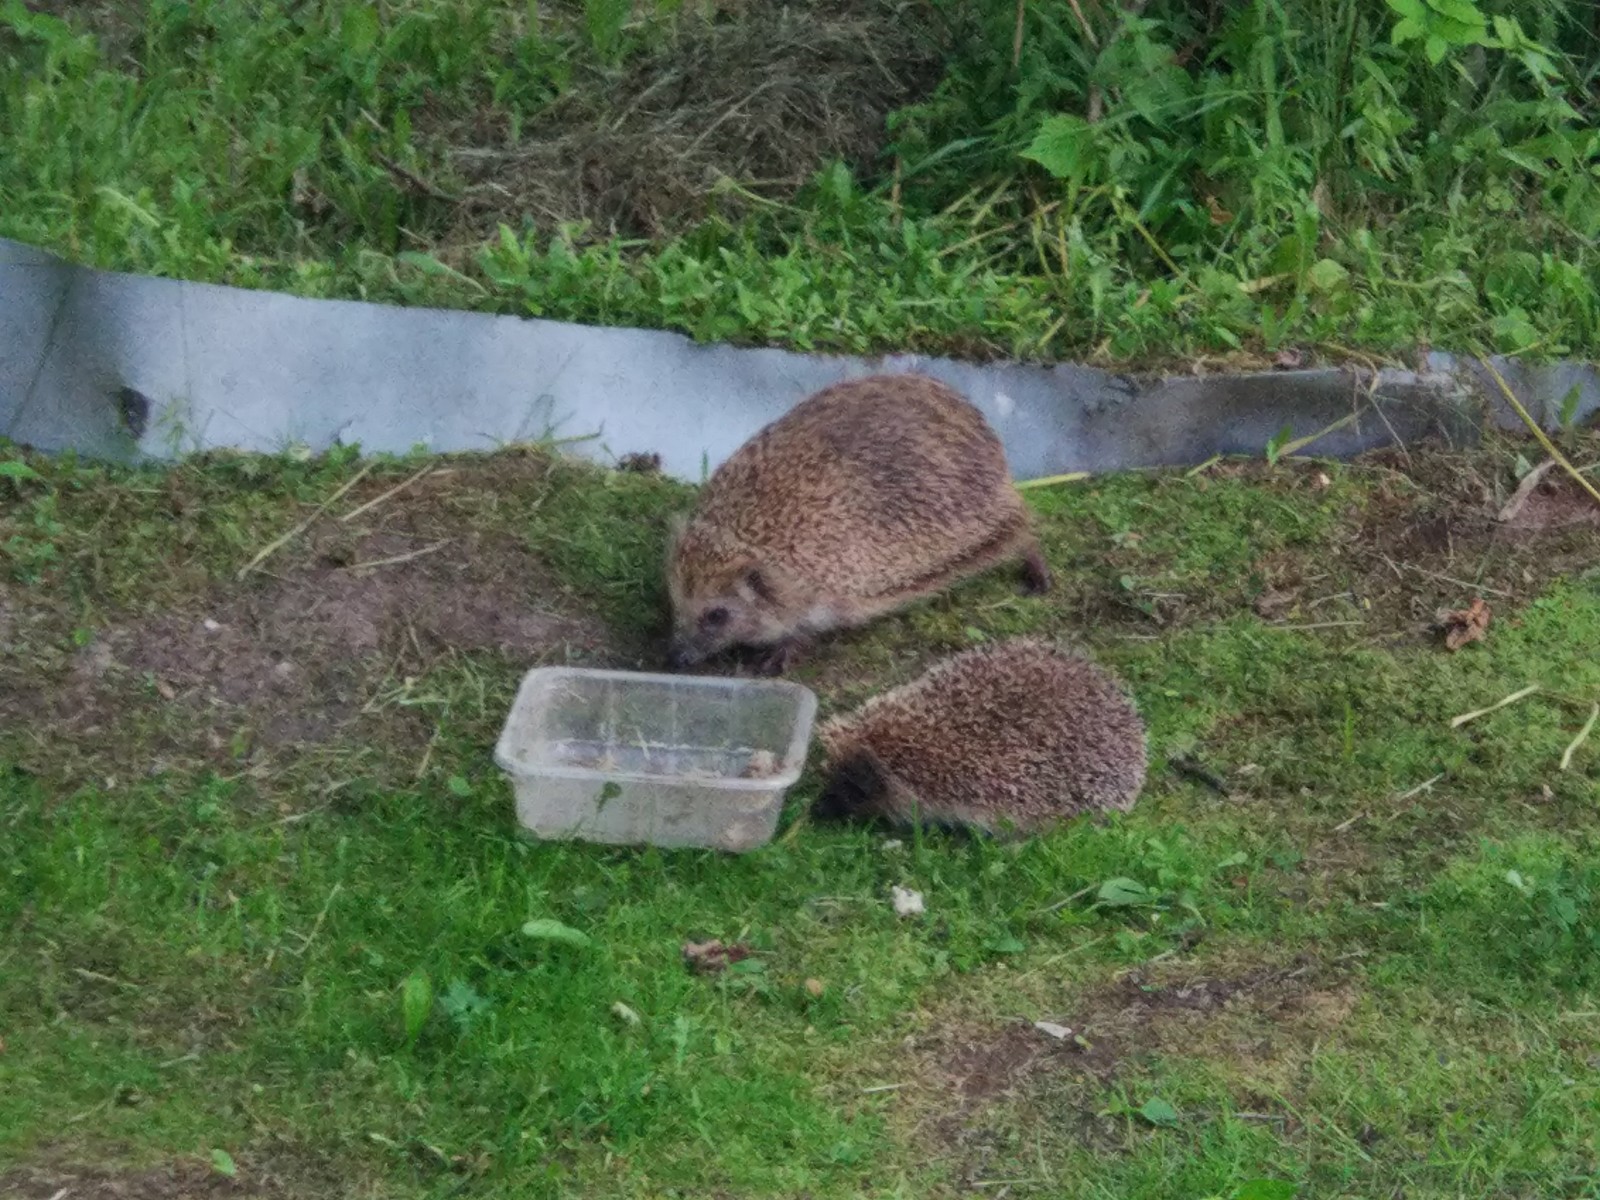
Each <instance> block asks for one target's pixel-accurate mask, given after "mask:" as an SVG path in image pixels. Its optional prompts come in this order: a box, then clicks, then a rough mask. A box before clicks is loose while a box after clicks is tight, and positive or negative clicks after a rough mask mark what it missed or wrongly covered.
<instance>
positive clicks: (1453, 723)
mask: <svg viewBox="0 0 1600 1200" xmlns="http://www.w3.org/2000/svg"><path fill="white" fill-rule="evenodd" d="M1538 690H1539V685H1538V684H1537V683H1530V684H1529V685H1528V686H1527V687H1525V688H1523V689H1522V690H1521V691H1520V692H1512V693H1511V695H1509V696H1507V697H1506V698H1505V699H1504V700H1496V701H1495V702H1494V703H1493V704H1491V705H1489V707H1488V708H1480V709H1477V710H1476V711H1475V712H1469V713H1462V714H1461V715H1460V716H1459V717H1451V718H1450V728H1451V729H1459V728H1461V726H1463V725H1465V724H1466V723H1467V722H1468V721H1476V720H1477V719H1478V718H1479V717H1486V716H1488V715H1489V714H1490V713H1492V712H1495V711H1496V710H1498V709H1502V708H1504V707H1505V706H1506V705H1508V704H1515V703H1516V702H1517V701H1518V700H1523V699H1526V698H1527V697H1529V696H1531V695H1533V694H1534V693H1535V692H1537V691H1538Z"/></svg>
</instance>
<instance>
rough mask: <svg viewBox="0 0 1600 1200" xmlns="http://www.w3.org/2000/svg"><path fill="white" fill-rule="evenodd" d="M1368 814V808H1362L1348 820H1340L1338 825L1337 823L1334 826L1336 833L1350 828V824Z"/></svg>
mask: <svg viewBox="0 0 1600 1200" xmlns="http://www.w3.org/2000/svg"><path fill="white" fill-rule="evenodd" d="M1366 815H1367V813H1366V810H1365V809H1362V810H1361V811H1360V812H1358V813H1357V814H1356V815H1355V816H1353V817H1351V818H1350V819H1349V820H1348V821H1340V822H1339V823H1338V824H1337V825H1335V826H1334V827H1333V831H1334V832H1335V833H1343V832H1344V831H1345V830H1346V829H1349V828H1350V826H1352V825H1354V824H1355V823H1356V822H1357V821H1359V820H1361V818H1362V817H1364V816H1366Z"/></svg>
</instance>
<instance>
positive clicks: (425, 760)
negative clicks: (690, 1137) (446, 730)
mask: <svg viewBox="0 0 1600 1200" xmlns="http://www.w3.org/2000/svg"><path fill="white" fill-rule="evenodd" d="M438 742H439V726H438V725H435V726H434V727H433V736H432V737H430V738H429V739H428V745H427V746H426V747H425V748H424V749H423V751H422V761H421V762H420V763H418V764H417V774H416V778H417V779H421V778H422V777H423V776H424V775H426V774H427V773H428V764H429V763H430V762H432V761H433V748H434V746H436V745H437V744H438Z"/></svg>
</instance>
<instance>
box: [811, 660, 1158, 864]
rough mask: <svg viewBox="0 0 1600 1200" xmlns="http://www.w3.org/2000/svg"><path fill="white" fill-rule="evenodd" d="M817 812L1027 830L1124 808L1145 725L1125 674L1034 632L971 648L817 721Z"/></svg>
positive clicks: (1138, 775)
mask: <svg viewBox="0 0 1600 1200" xmlns="http://www.w3.org/2000/svg"><path fill="white" fill-rule="evenodd" d="M817 732H818V738H819V740H820V741H821V742H822V745H823V749H824V752H825V762H826V766H825V778H826V780H827V782H826V784H825V785H824V789H823V791H822V794H821V795H820V796H819V797H818V798H817V800H816V802H815V803H814V804H813V806H812V810H811V813H812V816H813V817H814V818H815V819H817V820H819V821H828V820H835V821H837V820H847V819H852V818H855V819H862V820H880V821H886V822H889V823H893V824H901V825H908V824H914V823H917V822H919V821H920V822H921V823H923V824H925V825H931V826H943V827H946V828H951V829H960V830H968V831H972V832H977V833H982V834H1006V833H1012V834H1032V833H1038V832H1042V831H1044V830H1045V829H1046V828H1047V827H1049V826H1050V825H1052V824H1055V823H1057V822H1060V821H1062V820H1065V819H1067V818H1069V817H1073V816H1076V815H1078V814H1080V813H1084V812H1091V811H1104V810H1108V809H1114V810H1118V811H1126V810H1127V809H1129V808H1132V807H1133V803H1134V801H1135V800H1136V799H1138V796H1139V793H1140V791H1141V790H1142V789H1143V787H1144V779H1145V768H1146V747H1145V726H1144V721H1143V720H1142V719H1141V718H1140V716H1139V712H1138V710H1137V708H1136V707H1135V706H1134V703H1133V700H1132V698H1131V696H1130V695H1129V694H1128V692H1127V690H1126V688H1125V687H1124V686H1123V684H1122V683H1121V681H1120V680H1118V679H1117V678H1116V677H1114V676H1113V675H1111V674H1110V673H1109V672H1107V671H1106V670H1104V669H1103V668H1101V667H1100V666H1098V665H1096V664H1095V663H1094V662H1093V661H1092V660H1090V659H1089V658H1088V657H1086V656H1085V655H1083V654H1082V653H1080V652H1078V651H1076V650H1072V649H1068V648H1066V647H1062V646H1057V645H1054V644H1052V643H1049V642H1045V641H1040V640H1036V639H1032V638H1017V639H1013V640H1010V641H1005V642H998V643H994V644H992V645H989V646H984V647H979V648H978V649H975V650H969V651H967V652H965V653H963V654H958V655H956V656H955V657H953V658H948V659H945V660H944V661H942V662H939V663H936V664H935V665H934V666H933V667H931V668H930V669H929V670H928V671H927V672H926V673H924V674H923V675H922V676H920V677H919V678H917V679H914V680H912V681H911V682H910V683H908V684H905V685H904V686H902V687H899V688H896V689H894V690H892V691H889V692H885V693H882V694H881V695H877V696H873V697H872V698H870V699H869V700H867V702H866V703H865V704H863V705H862V706H861V707H860V708H859V709H857V710H856V711H855V712H853V713H849V714H846V715H843V716H839V717H835V718H833V719H832V720H830V721H828V722H827V723H825V724H824V725H823V726H822V727H821V728H820V729H819V730H818V731H817Z"/></svg>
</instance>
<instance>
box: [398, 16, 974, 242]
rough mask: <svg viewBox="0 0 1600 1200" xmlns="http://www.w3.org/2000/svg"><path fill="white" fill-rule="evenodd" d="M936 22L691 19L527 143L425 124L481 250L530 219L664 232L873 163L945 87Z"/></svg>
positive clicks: (591, 84) (596, 79) (549, 117)
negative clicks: (441, 149) (924, 99)
mask: <svg viewBox="0 0 1600 1200" xmlns="http://www.w3.org/2000/svg"><path fill="white" fill-rule="evenodd" d="M926 20H927V13H926V9H925V6H919V5H915V4H911V3H907V2H906V0H832V2H813V3H807V4H783V5H779V4H770V5H769V4H750V5H738V6H737V8H736V9H735V10H733V11H726V12H720V11H719V12H718V13H716V14H715V15H714V16H712V17H710V18H709V19H708V18H706V17H703V16H699V15H691V16H686V17H685V18H684V19H683V21H682V24H681V25H680V26H679V28H678V29H677V30H676V31H675V33H674V34H673V35H672V36H671V37H670V38H669V40H667V41H666V42H665V43H664V44H663V45H662V46H661V47H660V48H659V49H657V50H655V51H653V52H651V53H648V54H645V55H642V56H639V57H637V58H635V59H634V60H632V61H630V62H629V63H627V64H625V65H624V66H622V67H621V68H618V69H617V70H615V71H610V72H593V73H591V74H590V75H589V76H588V77H580V78H579V79H577V80H575V81H574V82H573V84H572V86H571V88H570V89H569V90H568V91H567V93H566V94H565V95H564V96H563V97H562V98H561V99H560V100H558V101H557V102H556V103H555V104H553V105H552V106H551V107H550V108H549V109H547V110H546V111H545V112H544V113H542V114H541V115H540V116H539V117H538V118H536V119H535V120H533V121H532V122H530V123H529V124H528V125H527V126H526V127H524V128H523V129H522V130H521V131H520V135H518V136H515V139H514V140H513V135H512V133H511V131H510V129H509V128H508V126H507V122H506V121H505V120H504V119H503V117H502V116H499V115H494V114H479V115H477V116H475V117H473V118H470V119H467V120H460V119H454V120H443V121H441V120H439V119H438V118H435V119H434V120H433V121H432V122H430V121H429V119H428V118H427V116H426V114H420V115H419V117H418V128H419V130H420V131H421V132H423V133H424V134H425V135H431V137H432V138H434V139H436V140H437V141H441V142H443V143H444V145H445V146H446V147H447V150H446V152H445V156H446V159H447V160H448V162H449V163H450V165H451V167H452V169H453V171H454V172H455V173H456V174H457V175H458V176H459V177H460V178H462V179H463V180H464V181H465V184H466V187H465V190H464V196H463V205H462V208H463V212H462V216H461V220H460V225H461V228H460V230H459V234H460V235H461V237H462V238H464V239H465V240H470V241H478V240H481V239H482V238H484V237H487V236H491V235H492V234H493V233H494V231H495V228H496V227H497V225H498V224H499V223H500V222H502V221H503V222H505V223H506V224H508V225H510V226H511V227H513V228H518V227H520V226H521V225H522V223H523V222H524V221H525V220H532V221H533V222H534V223H535V224H537V225H540V226H542V227H545V228H553V227H555V226H558V225H560V224H563V223H566V222H575V221H586V222H592V223H593V227H594V229H595V230H596V232H598V233H601V234H609V233H620V234H624V235H627V236H644V237H656V236H661V235H664V234H667V233H670V232H673V231H676V230H679V229H682V228H684V227H685V226H687V225H689V224H692V223H693V222H694V221H696V220H698V219H700V218H702V217H704V216H706V215H707V214H708V213H709V212H711V211H712V210H713V207H714V206H719V207H720V208H721V210H722V211H724V212H734V211H737V210H738V209H739V208H741V207H742V204H741V201H740V199H739V198H738V197H737V196H736V195H734V194H733V193H732V192H731V191H730V190H729V189H728V188H727V187H726V186H725V185H726V184H727V183H728V182H730V181H731V182H732V183H735V184H738V185H739V186H740V187H741V188H745V189H748V190H749V191H751V192H754V193H756V194H759V195H762V196H767V197H773V196H778V197H782V196H787V195H791V194H793V193H794V192H795V191H796V190H797V189H799V188H800V187H802V186H803V185H804V184H806V183H807V182H809V181H810V180H811V179H812V177H813V176H814V175H815V174H816V172H817V171H818V170H820V169H821V168H822V167H824V166H826V165H827V164H828V163H829V162H831V161H835V160H840V159H842V160H844V161H845V162H848V163H851V164H852V165H858V166H871V165H873V164H874V162H875V160H876V159H877V156H878V154H879V152H880V151H881V150H882V148H883V146H884V144H885V143H886V141H887V138H888V133H887V129H886V125H885V119H886V117H887V116H888V114H889V113H890V112H891V111H893V110H894V109H896V108H898V107H901V106H903V105H905V104H908V103H910V102H912V101H913V100H915V99H917V98H919V97H921V96H922V95H925V94H926V93H927V92H928V91H930V90H931V89H932V87H933V86H935V84H936V83H937V82H938V79H939V76H940V73H941V70H942V63H943V55H942V52H941V49H940V47H939V45H938V44H937V42H936V40H935V39H934V37H933V35H932V34H931V33H930V32H929V31H928V30H927V29H926V28H925V22H926ZM450 240H456V239H454V238H452V239H450Z"/></svg>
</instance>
